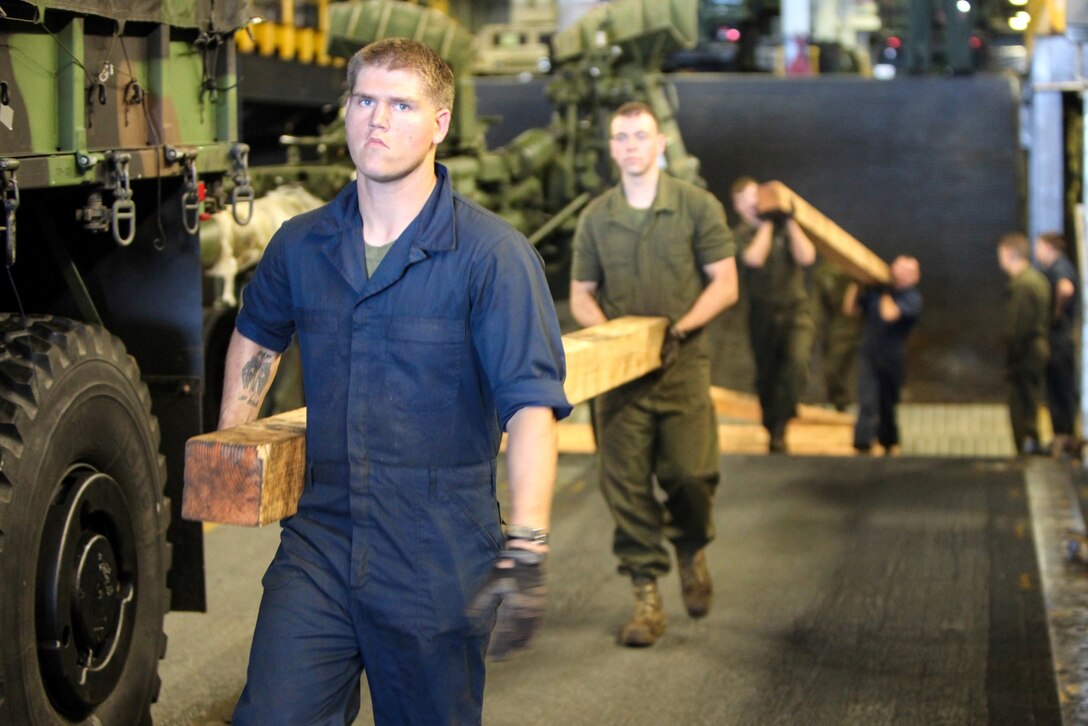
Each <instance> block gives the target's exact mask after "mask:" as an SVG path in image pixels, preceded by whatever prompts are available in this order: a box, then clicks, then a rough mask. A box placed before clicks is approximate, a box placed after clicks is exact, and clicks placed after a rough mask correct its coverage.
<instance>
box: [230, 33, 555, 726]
mask: <svg viewBox="0 0 1088 726" xmlns="http://www.w3.org/2000/svg"><path fill="white" fill-rule="evenodd" d="M347 79H348V89H349V95H348V96H347V100H346V104H347V106H346V110H345V114H346V115H345V126H346V132H347V142H348V149H349V152H350V154H351V158H352V160H353V161H354V163H355V166H356V170H357V179H356V181H355V182H352V183H350V184H348V185H347V186H346V187H345V188H344V189H343V190H342V191H341V192H340V194H339V195H338V196H337V197H336V199H334V200H333V201H332V202H330V203H329V204H327V205H325V206H323V207H321V208H319V209H316V210H314V211H312V212H307V213H305V214H302V215H299V216H298V217H295V218H294V219H291V220H289V221H288V222H286V223H285V224H284V225H283V227H282V228H281V229H280V231H279V232H277V233H276V235H275V237H274V238H273V239H272V241H271V243H270V244H269V246H268V249H267V251H266V252H265V255H264V257H263V258H262V260H261V263H260V265H259V266H258V268H257V271H256V274H255V275H254V278H253V280H252V282H250V283H249V285H248V286H247V287H246V289H245V291H244V295H243V300H242V302H243V306H242V309H241V312H240V313H239V316H238V321H237V327H236V329H235V332H234V336H233V338H232V340H231V345H230V349H229V351H228V354H227V369H226V379H225V384H224V395H223V404H222V409H221V415H220V428H226V427H230V426H234V425H236V424H241V423H244V422H247V421H251V420H253V419H254V418H256V416H257V411H258V410H259V408H260V405H261V401H262V399H263V398H264V395H265V393H266V392H267V390H268V387H269V385H270V384H271V381H272V378H273V376H274V375H275V371H276V367H277V364H278V361H279V356H280V354H281V352H282V351H283V350H284V349H286V348H287V346H288V343H289V342H290V340H291V336H292V334H293V333H295V332H296V331H297V333H298V337H299V345H300V348H301V355H302V369H303V381H304V385H305V391H306V401H307V404H308V410H307V425H306V428H307V430H306V487H305V490H304V491H303V493H302V497H301V499H300V501H299V503H298V513H297V515H296V516H294V517H290V518H288V519H285V520H283V522H282V528H283V529H282V533H281V540H280V547H279V550H278V551H277V553H276V556H275V559H274V560H273V562H272V564H271V565H270V566H269V568H268V571H267V573H266V575H265V577H264V588H265V589H264V596H263V598H262V601H261V607H260V612H259V615H258V619H257V626H256V630H255V633H254V638H253V646H252V650H251V653H250V662H249V670H248V679H247V683H246V687H245V690H244V692H243V693H242V696H241V698H240V700H239V702H238V705H237V707H236V710H235V712H234V717H233V721H232V723H234V724H235V725H236V726H239V725H243V724H260V725H261V726H265V725H267V724H290V725H292V726H294V725H295V724H317V723H351V722H352V721H353V720H354V719H355V717H356V714H357V713H358V711H359V708H360V695H359V688H360V677H361V675H362V673H363V671H364V670H365V672H366V678H367V683H368V684H369V687H370V693H371V700H372V702H373V709H374V720H375V723H377V724H428V725H430V724H453V723H457V724H471V723H480V720H481V711H482V705H483V688H484V658H485V651H487V650H488V644H489V637H490V652H491V654H492V655H493V656H496V657H502V656H503V655H505V654H506V652H507V651H509V650H510V649H512V648H517V647H521V646H523V645H525V644H526V642H527V641H528V640H529V638H530V637H531V636H532V634H533V633H534V631H535V630H536V628H537V625H538V624H539V622H540V617H541V615H542V612H543V606H544V580H543V578H544V573H543V561H544V558H545V556H546V553H547V528H548V520H549V514H550V507H551V493H552V487H553V484H554V479H555V471H556V456H557V454H556V419H557V418H561V417H563V416H566V415H567V414H568V413H569V412H570V406H569V405H568V403H567V400H566V397H565V395H564V393H563V378H564V375H565V370H564V368H565V364H564V357H563V347H562V341H561V338H560V333H559V324H558V320H557V319H556V316H555V310H554V308H553V305H552V300H551V296H550V294H549V291H548V287H547V284H546V282H545V279H544V270H543V265H542V262H541V260H540V258H539V255H538V254H537V253H536V251H535V250H534V249H533V248H532V247H531V246H530V245H529V244H528V242H527V241H526V240H525V238H524V237H523V236H522V235H520V234H518V233H517V232H516V231H515V230H514V229H513V228H511V227H510V226H509V225H507V224H506V223H505V222H503V221H501V220H500V219H499V218H498V217H496V216H494V215H492V214H491V213H489V212H486V211H484V210H482V209H481V208H479V207H477V206H475V205H474V204H471V203H469V202H467V201H466V200H465V199H464V198H462V197H461V196H460V195H459V194H457V193H456V192H454V191H453V189H452V188H451V185H450V180H449V176H448V174H447V172H446V169H445V168H444V167H442V166H441V165H439V164H436V163H435V148H436V147H437V145H438V144H439V143H440V142H441V141H442V140H443V138H444V137H445V135H446V133H447V130H448V128H449V123H450V109H451V108H452V106H453V95H454V77H453V73H452V72H451V70H450V68H449V66H448V65H446V63H445V62H444V61H443V60H442V59H441V58H440V57H439V56H438V55H437V54H436V53H434V52H433V51H431V50H430V49H428V48H427V47H426V46H424V45H422V44H421V43H418V42H416V41H410V40H407V39H403V38H391V39H386V40H382V41H379V42H377V43H373V44H371V45H368V46H366V47H365V48H364V49H363V50H361V51H359V53H357V54H356V55H355V56H354V57H353V58H352V59H351V61H350V63H349V64H348V70H347ZM503 429H505V430H506V431H507V432H508V434H509V442H508V463H509V478H510V482H509V487H510V495H511V496H510V501H511V507H510V511H509V513H508V516H507V519H508V521H509V526H508V527H507V529H506V531H505V533H504V531H503V529H502V526H501V523H500V520H499V513H498V507H497V505H496V497H495V468H496V466H495V460H496V456H497V454H498V450H499V440H500V436H501V433H502V431H503ZM500 603H501V604H502V609H501V611H499V614H498V622H497V624H496V610H497V607H498V605H499V604H500ZM493 625H494V626H495V630H494V633H492V632H491V630H492V626H493Z"/></svg>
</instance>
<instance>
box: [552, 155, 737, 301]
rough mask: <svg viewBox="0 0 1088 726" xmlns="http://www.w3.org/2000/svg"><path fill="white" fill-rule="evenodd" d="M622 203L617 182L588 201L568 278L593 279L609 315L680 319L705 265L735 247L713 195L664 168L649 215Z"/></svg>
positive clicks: (694, 295) (699, 288)
mask: <svg viewBox="0 0 1088 726" xmlns="http://www.w3.org/2000/svg"><path fill="white" fill-rule="evenodd" d="M639 211H640V210H633V209H632V208H631V206H630V205H629V204H628V203H627V199H626V197H624V194H623V187H622V185H617V186H615V187H613V188H612V189H609V190H608V191H606V192H605V193H604V194H602V195H601V196H599V197H597V198H596V199H594V200H593V201H592V202H590V204H589V206H587V207H586V210H585V212H583V213H582V216H581V218H580V219H579V220H578V229H577V232H576V233H575V235H574V260H573V262H572V264H571V278H572V279H574V280H579V281H583V282H596V283H597V303H598V304H599V305H600V306H601V310H603V311H604V314H605V315H606V316H608V318H609V319H612V318H617V317H620V316H622V315H662V316H666V317H668V318H669V319H670V320H674V321H675V320H677V319H678V318H680V317H681V316H683V315H684V313H686V312H687V311H688V310H690V309H691V306H692V305H693V304H694V303H695V300H696V298H698V297H699V295H700V294H701V293H702V291H703V288H704V287H705V286H706V279H705V275H704V273H703V269H702V268H703V267H704V266H705V265H709V264H711V263H713V262H718V261H719V260H723V259H726V258H728V257H732V256H733V255H734V254H735V253H736V247H735V246H734V244H733V233H732V232H731V231H730V230H729V226H728V225H727V224H726V221H725V210H724V209H723V208H722V205H721V202H719V201H718V200H717V199H716V198H715V197H714V195H712V194H711V193H710V192H708V191H706V190H705V189H700V188H699V187H697V186H695V185H694V184H689V183H688V182H685V181H681V180H680V179H676V178H674V177H671V176H669V175H668V174H665V173H662V174H661V177H660V180H659V181H658V187H657V196H656V198H655V199H654V203H653V206H651V207H650V209H649V210H646V212H648V213H642V214H640V213H639Z"/></svg>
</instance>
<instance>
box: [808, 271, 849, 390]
mask: <svg viewBox="0 0 1088 726" xmlns="http://www.w3.org/2000/svg"><path fill="white" fill-rule="evenodd" d="M851 282H852V281H851V280H850V276H849V275H847V274H846V273H845V272H844V271H843V270H842V268H841V267H839V266H838V265H836V264H834V263H832V262H829V261H828V260H827V259H823V258H821V259H820V260H818V261H817V262H816V266H815V267H814V268H813V270H812V293H813V294H812V303H813V317H814V318H815V320H816V331H817V332H816V337H817V339H818V342H819V346H820V348H821V350H822V353H823V360H822V363H821V368H822V369H823V374H824V388H825V389H826V391H827V400H828V401H829V402H830V403H831V404H832V405H833V406H834V407H835V409H836V410H838V411H845V410H846V407H847V406H848V405H849V404H850V371H851V369H852V367H853V365H854V360H855V359H856V358H857V353H858V343H859V342H860V341H861V324H860V320H859V318H858V317H857V316H854V315H850V314H849V313H847V311H846V309H845V307H844V304H845V300H846V291H847V289H848V288H849V287H850V284H851Z"/></svg>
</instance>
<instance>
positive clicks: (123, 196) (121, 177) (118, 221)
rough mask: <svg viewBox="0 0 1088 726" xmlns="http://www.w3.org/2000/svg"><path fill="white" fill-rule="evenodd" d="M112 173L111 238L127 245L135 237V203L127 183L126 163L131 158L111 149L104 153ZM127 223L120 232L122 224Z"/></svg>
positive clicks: (124, 245) (122, 244)
mask: <svg viewBox="0 0 1088 726" xmlns="http://www.w3.org/2000/svg"><path fill="white" fill-rule="evenodd" d="M106 159H107V160H108V161H109V162H110V167H111V172H112V174H113V179H114V186H113V196H114V199H113V206H112V207H111V212H112V214H111V216H112V218H113V219H112V220H111V223H110V227H111V229H112V231H113V240H114V241H115V242H116V243H117V244H119V245H121V246H122V247H127V246H128V245H130V244H132V240H134V239H136V204H135V202H133V201H132V187H131V186H130V184H129V175H128V164H129V161H131V160H132V157H131V156H130V155H129V154H125V153H121V152H117V151H111V152H110V153H108V154H107V155H106ZM123 225H127V227H125V228H124V233H122V231H121V230H122V226H123Z"/></svg>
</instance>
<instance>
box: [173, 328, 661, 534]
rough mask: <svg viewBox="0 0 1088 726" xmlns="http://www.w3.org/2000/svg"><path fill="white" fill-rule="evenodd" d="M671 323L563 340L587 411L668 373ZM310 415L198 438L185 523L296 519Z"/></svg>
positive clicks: (190, 445)
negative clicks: (664, 368) (609, 395)
mask: <svg viewBox="0 0 1088 726" xmlns="http://www.w3.org/2000/svg"><path fill="white" fill-rule="evenodd" d="M667 328H668V321H667V320H666V319H665V318H648V317H626V318H617V319H616V320H610V321H608V322H607V323H604V324H603V325H596V326H593V327H591V328H585V329H583V330H579V331H577V332H575V333H570V334H568V335H565V336H563V349H564V351H565V353H566V357H567V379H566V383H565V385H564V390H565V391H566V394H567V397H568V399H569V400H570V402H571V403H580V402H582V401H585V400H588V399H590V398H593V397H594V396H597V395H599V394H601V393H603V392H604V391H607V390H609V389H612V388H615V387H616V386H619V385H621V384H623V383H626V382H628V381H632V380H634V379H636V378H638V377H639V376H642V375H644V374H646V373H649V372H650V371H652V370H654V369H656V368H658V367H659V366H660V365H661V344H662V342H663V341H664V338H665V330H666V329H667ZM305 460H306V409H304V408H300V409H297V410H295V411H289V412H287V413H284V414H280V415H278V416H271V417H269V418H264V419H260V420H258V421H253V422H251V423H248V424H244V425H242V426H236V427H234V428H230V429H226V430H223V431H213V432H211V433H208V434H204V435H202V436H195V437H193V438H191V439H189V441H187V442H186V445H185V488H184V492H183V495H182V516H183V517H184V518H186V519H193V520H199V521H204V522H218V523H221V524H238V525H245V526H251V527H252V526H260V525H264V524H268V523H270V522H276V521H279V520H280V519H282V518H284V517H288V516H290V515H292V514H294V513H295V511H296V507H297V505H298V498H299V495H300V494H301V493H302V487H303V484H304V482H305Z"/></svg>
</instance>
